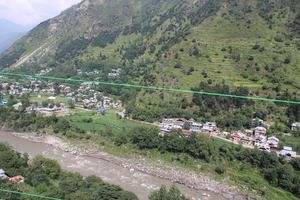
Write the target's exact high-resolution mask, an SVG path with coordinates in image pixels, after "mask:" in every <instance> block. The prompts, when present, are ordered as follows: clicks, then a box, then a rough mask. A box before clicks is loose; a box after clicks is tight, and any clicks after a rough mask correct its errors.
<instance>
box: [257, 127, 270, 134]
mask: <svg viewBox="0 0 300 200" xmlns="http://www.w3.org/2000/svg"><path fill="white" fill-rule="evenodd" d="M254 133H255V135H266V134H267V129H266V128H265V127H263V126H258V127H256V128H255V129H254Z"/></svg>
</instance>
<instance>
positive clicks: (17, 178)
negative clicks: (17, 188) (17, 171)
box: [8, 175, 25, 183]
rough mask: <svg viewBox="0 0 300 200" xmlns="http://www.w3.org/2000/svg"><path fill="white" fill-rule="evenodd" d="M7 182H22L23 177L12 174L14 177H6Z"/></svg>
mask: <svg viewBox="0 0 300 200" xmlns="http://www.w3.org/2000/svg"><path fill="white" fill-rule="evenodd" d="M8 180H9V182H12V183H22V182H24V180H25V178H24V177H23V176H20V175H19V176H14V177H11V178H9V179H8Z"/></svg>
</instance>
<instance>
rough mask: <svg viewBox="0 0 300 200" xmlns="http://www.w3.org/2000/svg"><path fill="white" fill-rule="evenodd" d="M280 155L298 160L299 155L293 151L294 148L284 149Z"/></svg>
mask: <svg viewBox="0 0 300 200" xmlns="http://www.w3.org/2000/svg"><path fill="white" fill-rule="evenodd" d="M279 155H281V156H284V157H291V158H296V156H297V153H296V152H295V151H293V148H292V147H283V149H282V150H281V151H280V153H279Z"/></svg>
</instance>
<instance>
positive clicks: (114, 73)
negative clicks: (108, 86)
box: [108, 68, 121, 78]
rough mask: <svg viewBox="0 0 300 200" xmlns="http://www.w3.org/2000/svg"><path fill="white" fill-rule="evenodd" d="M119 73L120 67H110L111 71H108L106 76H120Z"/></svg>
mask: <svg viewBox="0 0 300 200" xmlns="http://www.w3.org/2000/svg"><path fill="white" fill-rule="evenodd" d="M120 73H121V69H120V68H118V69H112V70H111V72H110V73H108V77H110V78H115V77H118V76H120Z"/></svg>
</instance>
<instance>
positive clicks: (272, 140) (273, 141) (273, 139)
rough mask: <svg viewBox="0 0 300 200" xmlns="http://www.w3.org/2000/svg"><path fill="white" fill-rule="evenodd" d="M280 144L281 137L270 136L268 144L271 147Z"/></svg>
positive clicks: (276, 146)
mask: <svg viewBox="0 0 300 200" xmlns="http://www.w3.org/2000/svg"><path fill="white" fill-rule="evenodd" d="M278 144H279V139H278V138H276V137H274V136H272V137H269V138H268V139H267V145H268V146H269V147H270V148H278Z"/></svg>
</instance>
